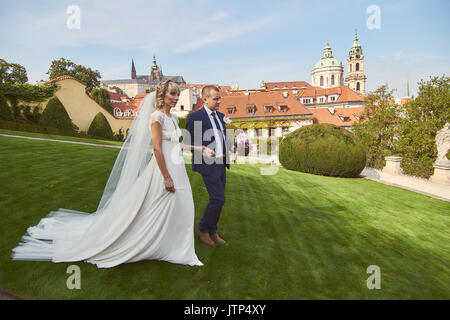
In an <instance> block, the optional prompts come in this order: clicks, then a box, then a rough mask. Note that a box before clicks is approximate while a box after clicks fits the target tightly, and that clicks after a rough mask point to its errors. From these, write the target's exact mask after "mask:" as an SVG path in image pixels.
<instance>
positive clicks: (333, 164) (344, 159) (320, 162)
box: [279, 124, 366, 178]
mask: <svg viewBox="0 0 450 320" xmlns="http://www.w3.org/2000/svg"><path fill="white" fill-rule="evenodd" d="M279 150H280V152H279V160H280V163H281V164H282V165H283V167H285V168H286V169H290V170H295V171H301V172H306V173H312V174H317V175H323V176H332V177H347V178H351V177H358V176H359V174H360V173H361V171H362V170H363V169H364V167H365V164H366V151H365V149H364V147H363V145H362V144H361V143H360V142H359V140H358V139H357V138H356V136H355V135H354V134H352V133H351V132H349V131H347V130H345V129H342V128H340V127H338V126H336V125H333V124H315V125H310V126H304V127H301V128H299V129H297V130H295V131H294V132H291V133H290V134H288V135H287V136H286V137H285V138H284V139H283V140H281V143H280V147H279Z"/></svg>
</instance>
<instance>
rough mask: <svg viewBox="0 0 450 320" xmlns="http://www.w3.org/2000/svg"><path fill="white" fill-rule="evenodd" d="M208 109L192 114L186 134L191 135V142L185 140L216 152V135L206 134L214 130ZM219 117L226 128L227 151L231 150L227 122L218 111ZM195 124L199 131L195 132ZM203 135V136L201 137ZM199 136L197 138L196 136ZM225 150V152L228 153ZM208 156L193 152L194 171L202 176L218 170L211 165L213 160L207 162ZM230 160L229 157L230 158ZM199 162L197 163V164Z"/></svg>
mask: <svg viewBox="0 0 450 320" xmlns="http://www.w3.org/2000/svg"><path fill="white" fill-rule="evenodd" d="M205 108H206V107H202V108H201V109H199V110H197V111H195V112H192V113H190V114H189V115H188V116H187V118H186V131H187V132H186V133H189V135H190V141H189V139H186V137H185V139H184V141H183V142H184V143H186V144H191V145H194V146H206V147H208V148H210V149H213V150H214V151H215V146H216V141H215V137H214V135H212V136H211V135H209V136H208V135H205V132H206V131H207V130H209V129H210V130H212V129H213V127H212V125H211V121H210V120H209V116H208V113H207V112H206V110H205ZM217 116H218V118H219V121H220V123H221V124H222V127H223V128H224V130H225V132H224V134H225V143H227V144H228V148H227V149H226V150H229V149H230V147H231V145H232V143H231V142H230V141H229V140H228V139H227V132H226V131H227V130H226V126H225V122H224V121H223V118H224V117H225V115H224V114H223V113H221V112H218V111H217ZM195 123H197V124H198V127H197V130H195ZM198 128H201V132H200V131H199V130H198ZM199 134H201V136H199ZM195 135H197V136H195ZM226 150H224V152H228V151H226ZM204 157H205V158H206V156H203V155H202V152H199V151H194V150H192V170H193V171H196V172H199V173H201V174H208V173H210V172H211V170H217V168H218V167H217V165H214V164H210V163H211V160H210V161H209V162H205V158H204ZM228 158H229V157H228ZM195 162H197V163H195Z"/></svg>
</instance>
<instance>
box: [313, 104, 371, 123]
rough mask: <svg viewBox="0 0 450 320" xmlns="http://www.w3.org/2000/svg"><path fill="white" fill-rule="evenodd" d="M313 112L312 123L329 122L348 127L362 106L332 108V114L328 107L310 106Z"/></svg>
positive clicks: (361, 110) (361, 109)
mask: <svg viewBox="0 0 450 320" xmlns="http://www.w3.org/2000/svg"><path fill="white" fill-rule="evenodd" d="M309 110H311V111H312V113H313V114H314V123H331V124H334V125H337V126H339V127H349V126H351V125H352V124H353V122H355V121H356V122H357V121H358V119H357V118H356V117H358V116H359V115H360V114H361V113H362V112H363V110H364V108H363V107H362V108H358V107H356V108H334V114H331V112H330V111H329V110H328V108H311V109H309Z"/></svg>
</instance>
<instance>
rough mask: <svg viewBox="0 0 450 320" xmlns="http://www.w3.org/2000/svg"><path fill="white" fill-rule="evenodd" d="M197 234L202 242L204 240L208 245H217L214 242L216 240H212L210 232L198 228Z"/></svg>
mask: <svg viewBox="0 0 450 320" xmlns="http://www.w3.org/2000/svg"><path fill="white" fill-rule="evenodd" d="M197 234H198V237H199V238H200V240H201V242H203V243H204V244H206V245H207V246H210V247H215V245H216V244H215V243H214V241H212V240H211V237H210V236H209V233H208V232H201V231H200V230H198V229H197Z"/></svg>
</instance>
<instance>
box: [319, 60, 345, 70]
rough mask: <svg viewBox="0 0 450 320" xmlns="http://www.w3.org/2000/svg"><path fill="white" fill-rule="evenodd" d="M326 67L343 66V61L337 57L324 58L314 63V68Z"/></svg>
mask: <svg viewBox="0 0 450 320" xmlns="http://www.w3.org/2000/svg"><path fill="white" fill-rule="evenodd" d="M326 67H342V62H340V61H339V60H338V59H336V58H322V59H320V60H319V61H317V63H316V64H315V65H314V68H313V70H316V69H321V68H326Z"/></svg>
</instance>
